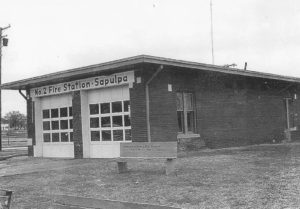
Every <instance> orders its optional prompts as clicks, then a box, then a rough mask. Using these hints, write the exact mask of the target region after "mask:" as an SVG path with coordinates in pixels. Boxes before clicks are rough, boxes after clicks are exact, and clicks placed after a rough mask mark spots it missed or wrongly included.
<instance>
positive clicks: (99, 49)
mask: <svg viewBox="0 0 300 209" xmlns="http://www.w3.org/2000/svg"><path fill="white" fill-rule="evenodd" d="M212 3H213V7H212V8H213V31H214V36H213V37H214V57H215V64H216V65H225V64H232V63H235V64H237V67H238V68H243V67H244V63H245V62H247V63H248V69H249V70H255V71H261V72H267V73H275V74H281V75H287V76H296V77H300V70H299V69H298V66H300V38H299V37H300V1H298V0H285V1H282V0H272V1H271V0H268V1H261V0H212ZM8 24H10V25H11V28H9V29H8V30H6V31H4V34H7V36H8V38H9V44H8V47H4V48H3V56H2V83H6V82H11V81H16V80H20V79H25V78H30V77H34V76H39V75H44V74H48V73H52V72H57V71H61V70H67V69H71V68H76V67H82V66H86V65H92V64H98V63H102V62H106V61H112V60H115V59H120V58H126V57H130V56H135V55H140V54H146V55H153V56H161V57H166V58H173V59H181V60H187V61H196V62H200V63H208V64H211V63H212V56H211V25H210V0H126V1H124V0H63V1H62V0H26V1H24V0H9V1H8V0H0V27H5V26H7V25H8ZM9 111H20V112H21V113H24V114H26V103H25V100H24V99H23V98H22V97H21V95H19V93H18V91H7V90H3V91H2V115H5V114H6V113H7V112H9Z"/></svg>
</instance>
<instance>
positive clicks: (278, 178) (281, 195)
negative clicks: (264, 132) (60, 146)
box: [0, 144, 300, 209]
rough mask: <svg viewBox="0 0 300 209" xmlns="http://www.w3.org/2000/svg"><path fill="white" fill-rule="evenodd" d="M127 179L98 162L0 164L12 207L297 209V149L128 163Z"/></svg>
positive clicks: (252, 150) (299, 171)
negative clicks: (64, 203) (60, 203)
mask: <svg viewBox="0 0 300 209" xmlns="http://www.w3.org/2000/svg"><path fill="white" fill-rule="evenodd" d="M128 167H129V169H130V172H129V173H126V174H118V173H117V172H116V163H115V162H113V161H112V160H104V159H80V160H75V159H72V160H58V159H38V158H27V157H19V158H12V159H9V160H6V161H2V162H1V164H0V176H2V177H0V185H2V187H4V188H9V189H12V190H14V198H13V208H16V209H21V208H39V209H40V208H55V207H53V206H51V205H52V204H53V199H54V198H55V195H59V194H67V195H76V196H82V197H93V198H99V199H112V200H121V201H132V202H142V203H151V204H161V205H169V206H177V207H182V208H197V209H198V208H300V144H281V145H260V146H249V147H242V148H232V149H220V150H204V151H201V152H193V153H189V154H185V155H182V156H181V157H180V158H178V159H177V165H176V170H177V172H176V174H175V175H172V176H166V175H164V161H163V160H134V161H130V162H129V163H128Z"/></svg>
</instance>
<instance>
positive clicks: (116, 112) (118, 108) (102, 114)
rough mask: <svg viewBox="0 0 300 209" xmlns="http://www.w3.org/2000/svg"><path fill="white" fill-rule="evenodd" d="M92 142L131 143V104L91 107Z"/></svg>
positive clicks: (122, 103)
mask: <svg viewBox="0 0 300 209" xmlns="http://www.w3.org/2000/svg"><path fill="white" fill-rule="evenodd" d="M89 111H90V134H91V141H131V124H130V102H129V101H128V100H125V101H113V102H103V103H96V104H90V105H89Z"/></svg>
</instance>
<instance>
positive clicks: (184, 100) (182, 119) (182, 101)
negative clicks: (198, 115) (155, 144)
mask: <svg viewBox="0 0 300 209" xmlns="http://www.w3.org/2000/svg"><path fill="white" fill-rule="evenodd" d="M176 95H177V100H176V101H177V102H176V104H177V120H178V133H182V134H189V133H194V132H195V101H194V95H193V93H187V92H177V94H176Z"/></svg>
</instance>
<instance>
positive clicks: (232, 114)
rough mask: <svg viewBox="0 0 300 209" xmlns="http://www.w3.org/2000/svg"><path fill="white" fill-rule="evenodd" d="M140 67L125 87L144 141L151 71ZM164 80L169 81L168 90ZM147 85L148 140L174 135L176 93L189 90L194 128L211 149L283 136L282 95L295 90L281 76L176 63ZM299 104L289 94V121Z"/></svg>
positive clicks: (134, 122)
mask: <svg viewBox="0 0 300 209" xmlns="http://www.w3.org/2000/svg"><path fill="white" fill-rule="evenodd" d="M144 71H146V72H147V73H145V72H138V73H136V76H138V77H139V76H140V77H141V78H142V83H140V84H134V87H133V89H131V91H130V97H131V104H132V134H133V140H135V141H147V130H146V113H145V83H146V81H147V79H148V78H149V77H150V74H153V73H154V72H155V70H154V69H144ZM168 84H172V88H173V89H172V92H169V91H168V86H167V85H168ZM149 89H150V124H151V139H152V140H153V141H174V140H177V116H176V92H177V91H188V92H192V93H194V95H195V99H196V125H197V129H196V133H197V134H200V138H201V140H204V141H205V144H206V146H207V147H211V148H218V147H229V146H242V145H249V144H261V143H273V142H279V141H282V140H283V139H284V130H285V128H286V109H285V108H286V107H285V103H284V101H285V100H284V98H286V97H290V98H292V97H293V95H294V93H296V90H295V87H294V86H293V85H291V84H290V83H288V82H284V81H276V80H270V79H262V78H253V77H242V76H238V75H226V74H221V73H214V72H205V71H202V72H201V71H192V70H187V69H186V70H182V69H181V70H180V69H175V68H167V69H164V70H163V71H162V72H160V73H159V74H158V75H157V77H156V78H155V79H154V80H153V81H152V82H151V83H150V85H149ZM299 108H300V107H299V102H298V99H296V100H295V99H293V100H292V102H291V104H290V109H291V110H290V111H291V112H290V114H291V115H292V116H293V122H292V123H293V124H292V125H291V126H299V125H300V124H299V120H298V118H297V115H295V114H297V113H298V112H299ZM298 135H299V131H294V132H292V137H293V140H297V139H298ZM199 140H200V139H199ZM190 141H195V140H190ZM197 146H198V145H197Z"/></svg>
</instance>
